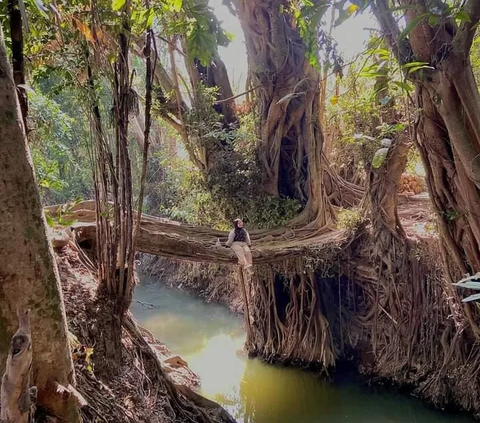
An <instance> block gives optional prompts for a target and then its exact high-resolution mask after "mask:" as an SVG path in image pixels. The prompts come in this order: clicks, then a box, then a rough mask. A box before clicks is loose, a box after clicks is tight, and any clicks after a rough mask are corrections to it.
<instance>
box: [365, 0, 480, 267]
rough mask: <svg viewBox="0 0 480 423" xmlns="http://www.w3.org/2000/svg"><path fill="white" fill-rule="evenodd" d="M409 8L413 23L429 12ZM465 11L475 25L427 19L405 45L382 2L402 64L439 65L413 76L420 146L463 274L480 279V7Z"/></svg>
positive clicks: (378, 5) (407, 1)
mask: <svg viewBox="0 0 480 423" xmlns="http://www.w3.org/2000/svg"><path fill="white" fill-rule="evenodd" d="M401 3H402V5H403V6H405V7H406V8H407V9H406V19H407V23H408V22H410V23H411V22H413V21H414V20H415V19H418V17H419V16H421V15H422V13H426V12H428V9H427V6H426V4H425V2H423V1H422V0H403V1H402V2H401ZM412 6H413V7H412ZM465 11H466V12H467V13H468V14H469V22H464V23H463V24H461V25H459V26H457V24H456V23H455V22H454V21H453V20H452V19H450V18H446V17H443V18H441V19H440V21H439V23H438V25H436V26H435V27H431V26H430V25H429V23H428V22H427V20H426V19H424V20H420V22H418V23H417V24H416V25H415V26H414V27H413V29H412V30H411V32H410V33H409V35H408V39H402V37H400V31H399V29H398V26H397V24H396V22H395V20H394V17H393V16H392V13H391V12H390V11H389V9H388V2H387V1H386V0H376V1H375V4H374V12H375V14H376V16H377V19H378V21H379V22H380V24H381V27H382V30H383V31H384V33H385V36H386V38H387V40H388V44H389V47H390V49H391V50H392V51H393V53H394V54H395V55H396V57H397V59H398V60H399V62H400V64H402V65H404V64H406V63H409V62H413V61H422V62H426V63H428V64H430V65H431V68H430V69H422V70H419V71H417V72H414V73H411V74H409V75H408V77H409V78H410V79H411V80H412V81H413V82H414V83H415V86H416V98H417V106H418V110H419V115H418V120H417V125H416V129H417V139H416V142H417V146H418V148H419V150H420V153H421V156H422V159H423V162H424V165H425V168H426V173H427V185H428V188H429V192H430V196H431V198H432V202H433V205H434V207H435V210H436V212H437V215H438V219H439V226H440V229H441V233H442V238H443V241H444V244H445V245H446V246H447V247H448V250H449V252H450V254H451V255H452V257H453V258H454V259H455V262H456V264H457V266H458V268H459V270H460V271H461V272H462V273H475V272H476V271H478V270H480V221H479V219H478V217H477V213H478V212H477V210H478V209H479V206H480V106H479V104H480V95H479V92H478V87H477V86H476V84H475V80H474V78H473V72H472V68H471V63H470V60H469V51H470V47H471V43H472V41H473V33H474V28H475V25H476V23H477V22H478V21H479V19H480V6H479V5H478V2H475V1H468V2H467V3H466V5H465Z"/></svg>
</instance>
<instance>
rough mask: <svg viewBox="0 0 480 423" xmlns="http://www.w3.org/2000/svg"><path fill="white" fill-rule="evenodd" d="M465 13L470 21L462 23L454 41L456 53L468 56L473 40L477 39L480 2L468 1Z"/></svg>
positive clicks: (476, 0)
mask: <svg viewBox="0 0 480 423" xmlns="http://www.w3.org/2000/svg"><path fill="white" fill-rule="evenodd" d="M464 11H465V12H466V13H467V14H468V16H469V18H470V21H469V22H467V21H464V22H462V24H461V25H460V28H459V30H458V32H457V35H456V37H455V39H454V41H453V45H454V47H455V49H456V51H458V52H463V53H464V54H466V55H467V56H468V54H469V53H470V48H471V47H472V43H473V39H474V38H475V33H476V29H477V24H478V23H479V21H480V1H479V0H467V2H466V4H465V6H464Z"/></svg>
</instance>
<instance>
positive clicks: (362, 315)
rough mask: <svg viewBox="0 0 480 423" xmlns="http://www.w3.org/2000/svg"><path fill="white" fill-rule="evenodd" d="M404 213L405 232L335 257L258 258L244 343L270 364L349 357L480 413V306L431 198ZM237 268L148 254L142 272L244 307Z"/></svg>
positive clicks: (357, 244) (329, 363) (431, 398)
mask: <svg viewBox="0 0 480 423" xmlns="http://www.w3.org/2000/svg"><path fill="white" fill-rule="evenodd" d="M398 216H399V218H400V221H401V223H402V226H403V229H404V231H405V233H406V235H405V237H404V238H402V239H400V238H396V237H395V236H392V237H391V239H389V236H388V234H384V235H385V236H384V237H383V238H382V239H374V238H373V237H372V232H371V231H370V230H369V226H368V225H367V226H366V227H365V228H364V230H363V232H362V233H361V234H360V235H359V236H358V237H357V238H356V239H355V241H354V242H353V243H352V244H351V245H349V246H348V247H347V248H345V249H343V250H342V251H337V252H335V254H332V256H331V257H327V256H325V255H322V257H318V258H315V257H302V258H299V259H294V260H293V259H292V260H290V261H285V262H282V263H277V264H275V265H268V264H266V265H256V266H255V273H254V276H253V278H252V279H251V281H250V283H249V284H248V289H247V291H248V298H249V309H250V316H249V317H250V318H249V320H248V321H249V322H250V324H251V326H252V331H253V336H252V339H249V340H247V349H248V350H249V352H250V355H259V356H261V357H263V358H264V359H266V360H268V361H274V362H283V363H288V364H301V365H305V364H312V363H313V364H317V365H318V364H320V365H322V366H323V368H324V369H325V370H327V371H331V370H333V369H334V368H335V364H336V363H338V362H339V361H343V360H345V359H352V360H354V362H355V365H356V367H357V369H358V371H359V373H361V374H364V375H367V376H368V377H370V378H371V379H372V380H387V381H389V382H391V383H393V384H396V385H397V386H402V387H406V388H408V389H409V390H411V391H412V393H413V394H414V395H416V396H418V397H420V398H422V399H424V400H426V401H427V402H429V403H432V404H434V405H436V406H438V407H442V408H445V407H449V408H454V409H459V410H464V411H467V412H468V413H470V414H474V415H478V413H479V411H480V379H479V377H478V374H479V372H480V348H479V344H478V339H479V338H478V337H479V334H480V330H479V328H478V326H477V322H478V313H477V309H476V306H475V305H464V304H462V302H461V298H462V296H461V295H463V293H459V292H457V290H456V289H455V288H454V287H453V285H452V282H453V281H455V280H456V278H457V277H458V279H460V278H461V276H462V275H460V274H458V272H456V271H455V268H454V266H447V268H448V272H449V273H448V274H446V273H445V268H446V267H445V266H444V264H443V259H445V258H446V253H445V251H444V250H442V247H441V245H440V242H439V239H438V237H437V233H436V230H435V219H434V215H433V213H432V211H431V209H430V203H429V199H428V196H426V195H425V194H424V195H419V196H400V198H399V207H398ZM385 242H388V245H389V246H388V248H387V247H386V246H384V247H385V248H387V250H386V251H381V249H382V245H383V244H385ZM387 253H388V254H387ZM234 267H235V266H218V265H215V266H212V265H201V264H192V263H181V262H172V261H170V260H166V259H156V260H151V259H145V258H144V259H142V271H143V270H146V271H148V272H150V273H153V274H156V275H158V276H159V277H160V278H162V280H164V281H166V282H168V283H170V285H174V286H177V287H180V288H182V289H188V290H193V291H196V292H198V293H199V294H200V295H201V296H203V297H204V298H206V299H207V300H209V301H218V302H221V303H224V304H226V305H228V307H229V308H230V309H231V310H232V311H234V312H238V311H241V310H242V308H243V307H242V305H243V300H242V295H241V291H240V285H239V284H238V282H237V280H236V278H235V276H234V270H235V269H234ZM459 294H460V295H459Z"/></svg>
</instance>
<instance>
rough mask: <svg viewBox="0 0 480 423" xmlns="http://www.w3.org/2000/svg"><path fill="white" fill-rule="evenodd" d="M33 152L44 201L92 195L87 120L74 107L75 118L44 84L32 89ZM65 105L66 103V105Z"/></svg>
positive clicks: (59, 201)
mask: <svg viewBox="0 0 480 423" xmlns="http://www.w3.org/2000/svg"><path fill="white" fill-rule="evenodd" d="M29 103H30V119H31V121H32V122H33V124H32V127H33V131H32V133H31V134H30V139H31V146H30V147H31V152H32V158H33V161H34V164H35V172H36V177H37V183H38V185H39V189H40V193H41V195H42V197H43V200H44V202H45V203H62V202H65V201H68V200H70V199H71V198H75V197H78V196H82V197H87V198H88V197H90V195H91V177H90V166H89V162H88V154H87V151H86V147H85V144H84V141H85V140H86V137H87V136H88V132H86V130H87V127H86V120H85V119H84V120H82V119H81V117H82V115H81V114H80V116H79V115H78V109H76V110H75V109H73V110H72V113H74V114H75V116H76V118H73V117H72V116H71V115H70V114H69V113H66V112H65V111H64V110H62V108H61V107H60V105H59V104H58V103H57V102H56V101H55V100H53V99H51V98H49V97H47V96H46V95H44V94H42V92H41V88H40V87H38V89H36V90H35V91H30V92H29ZM63 106H65V105H63Z"/></svg>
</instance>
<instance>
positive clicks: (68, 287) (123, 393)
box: [57, 247, 233, 423]
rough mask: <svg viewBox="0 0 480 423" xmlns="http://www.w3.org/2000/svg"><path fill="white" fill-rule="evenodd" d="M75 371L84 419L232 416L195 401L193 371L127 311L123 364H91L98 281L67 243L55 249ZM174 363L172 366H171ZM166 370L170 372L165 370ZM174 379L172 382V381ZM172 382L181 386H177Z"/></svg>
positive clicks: (205, 420)
mask: <svg viewBox="0 0 480 423" xmlns="http://www.w3.org/2000/svg"><path fill="white" fill-rule="evenodd" d="M57 261H58V265H59V270H60V275H61V280H62V287H63V291H64V298H65V304H66V311H67V320H68V324H69V330H70V332H71V333H72V335H71V344H72V349H73V357H74V363H75V368H76V374H77V381H78V384H77V389H78V391H79V392H80V394H81V395H82V396H83V397H84V398H85V399H86V402H87V404H86V405H85V406H84V407H83V408H82V414H83V417H84V421H86V422H88V421H98V422H109V423H110V422H111V423H114V422H115V423H123V422H128V423H130V422H132V423H133V422H140V421H148V422H151V423H155V422H157V423H160V422H161V423H164V422H171V423H173V422H190V423H194V422H200V423H213V422H227V423H232V422H233V419H232V418H231V417H230V416H229V415H228V413H227V412H226V411H225V410H223V409H222V408H221V407H220V406H218V405H217V406H216V407H215V403H213V402H209V406H208V407H204V406H202V405H197V404H196V403H195V402H194V401H192V399H191V398H190V396H192V397H195V395H193V394H192V395H187V394H185V392H187V393H188V392H189V391H190V389H191V387H192V386H193V385H194V384H196V383H198V379H197V378H196V376H195V375H194V374H193V373H192V372H191V371H190V372H185V371H183V370H184V369H185V367H183V368H180V369H179V368H177V366H178V365H179V364H180V366H181V364H182V363H181V360H178V359H176V360H175V363H176V365H175V363H174V362H173V361H172V360H170V362H169V361H168V358H167V357H166V356H167V355H168V354H169V352H168V349H166V348H165V347H164V346H163V345H161V344H160V343H158V341H156V340H155V339H154V338H153V336H152V335H151V334H150V333H148V331H146V330H145V329H143V328H140V327H139V326H138V325H137V324H136V323H135V321H134V320H133V318H132V316H131V315H130V314H128V315H127V317H126V323H125V329H124V331H123V337H122V351H123V352H122V363H121V364H119V367H118V368H117V369H115V372H112V373H111V374H104V373H102V372H98V371H97V369H96V367H95V365H96V362H97V361H98V357H97V356H96V354H98V352H97V348H96V345H97V344H98V338H99V337H101V336H102V334H101V332H99V330H100V329H101V327H100V326H98V321H97V317H98V310H95V308H96V307H98V304H97V302H96V297H95V290H96V288H97V283H96V280H95V278H94V277H93V275H92V274H91V273H90V272H89V270H88V269H87V268H85V267H84V265H83V264H82V262H81V261H80V259H79V256H78V254H77V253H76V252H75V251H74V250H72V249H71V248H69V247H66V248H64V249H62V250H61V251H60V252H59V253H58V254H57ZM172 364H173V365H172ZM167 372H169V375H167ZM173 381H175V382H173ZM176 385H179V386H180V385H181V386H185V388H182V389H181V390H180V391H179V390H178V389H177V388H176V387H175V386H176Z"/></svg>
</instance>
